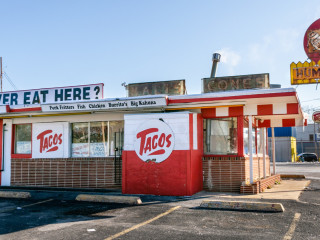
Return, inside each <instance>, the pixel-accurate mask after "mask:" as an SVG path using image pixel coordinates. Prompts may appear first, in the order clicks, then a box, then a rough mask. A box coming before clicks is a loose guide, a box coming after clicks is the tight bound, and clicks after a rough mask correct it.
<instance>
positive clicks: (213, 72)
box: [210, 53, 221, 78]
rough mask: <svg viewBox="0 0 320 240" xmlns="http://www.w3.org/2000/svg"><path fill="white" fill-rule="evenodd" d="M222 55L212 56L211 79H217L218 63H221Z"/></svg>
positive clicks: (215, 54)
mask: <svg viewBox="0 0 320 240" xmlns="http://www.w3.org/2000/svg"><path fill="white" fill-rule="evenodd" d="M220 58H221V55H220V54H219V53H214V54H213V55H212V69H211V75H210V78H214V77H216V73H217V68H218V62H220Z"/></svg>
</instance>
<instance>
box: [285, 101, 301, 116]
mask: <svg viewBox="0 0 320 240" xmlns="http://www.w3.org/2000/svg"><path fill="white" fill-rule="evenodd" d="M298 113H299V103H287V114H298Z"/></svg>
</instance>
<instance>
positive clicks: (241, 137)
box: [237, 117, 243, 156]
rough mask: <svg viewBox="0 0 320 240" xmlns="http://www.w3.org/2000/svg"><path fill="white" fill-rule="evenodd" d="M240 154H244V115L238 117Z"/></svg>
mask: <svg viewBox="0 0 320 240" xmlns="http://www.w3.org/2000/svg"><path fill="white" fill-rule="evenodd" d="M237 121H238V126H237V127H238V140H237V142H238V155H240V156H243V117H238V119H237Z"/></svg>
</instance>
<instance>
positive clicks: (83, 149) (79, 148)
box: [72, 123, 89, 157]
mask: <svg viewBox="0 0 320 240" xmlns="http://www.w3.org/2000/svg"><path fill="white" fill-rule="evenodd" d="M88 126H89V123H73V124H72V156H73V157H88V156H89V142H88V140H89V135H88Z"/></svg>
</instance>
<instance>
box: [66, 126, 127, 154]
mask: <svg viewBox="0 0 320 240" xmlns="http://www.w3.org/2000/svg"><path fill="white" fill-rule="evenodd" d="M118 132H121V133H122V134H123V121H112V122H89V123H73V124H72V147H71V148H72V156H73V157H106V156H108V155H114V148H115V146H117V147H118V148H119V147H120V145H118V143H116V142H115V141H117V142H119V144H120V143H121V148H122V142H123V135H120V136H117V135H116V134H117V133H118ZM109 143H110V144H109Z"/></svg>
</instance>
